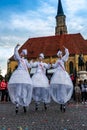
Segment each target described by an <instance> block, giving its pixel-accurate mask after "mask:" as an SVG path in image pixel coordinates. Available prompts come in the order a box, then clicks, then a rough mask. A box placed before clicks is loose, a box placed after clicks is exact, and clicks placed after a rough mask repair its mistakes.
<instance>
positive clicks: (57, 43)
mask: <svg viewBox="0 0 87 130" xmlns="http://www.w3.org/2000/svg"><path fill="white" fill-rule="evenodd" d="M63 46H65V47H66V48H68V49H69V52H70V54H71V55H74V54H80V53H83V54H87V40H84V38H83V37H82V35H81V34H80V33H77V34H63V35H55V36H46V37H37V38H30V39H28V40H27V41H26V42H25V43H24V44H23V46H22V47H21V48H20V49H19V52H21V50H22V49H27V51H28V59H31V58H36V57H38V55H39V54H40V53H44V55H45V57H49V56H56V53H57V51H58V49H59V48H60V49H62V50H64V49H63Z"/></svg>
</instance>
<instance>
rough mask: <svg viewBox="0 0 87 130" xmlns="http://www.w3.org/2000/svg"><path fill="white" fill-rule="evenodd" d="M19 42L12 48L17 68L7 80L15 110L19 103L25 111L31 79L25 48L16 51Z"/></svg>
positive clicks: (30, 94) (29, 93)
mask: <svg viewBox="0 0 87 130" xmlns="http://www.w3.org/2000/svg"><path fill="white" fill-rule="evenodd" d="M18 47H19V44H18V45H17V46H16V47H15V49H14V58H15V60H16V61H17V62H18V67H17V69H16V70H15V71H14V72H13V73H12V75H11V78H10V80H9V82H8V91H9V95H10V99H11V101H12V103H14V104H16V110H15V112H16V113H18V108H19V105H20V106H22V107H23V110H24V113H26V107H27V106H29V104H30V102H31V99H32V90H33V86H32V80H31V78H30V75H29V72H28V68H30V67H31V65H30V64H29V63H28V61H27V59H25V56H26V55H27V50H26V49H23V50H22V52H21V53H20V54H19V53H18Z"/></svg>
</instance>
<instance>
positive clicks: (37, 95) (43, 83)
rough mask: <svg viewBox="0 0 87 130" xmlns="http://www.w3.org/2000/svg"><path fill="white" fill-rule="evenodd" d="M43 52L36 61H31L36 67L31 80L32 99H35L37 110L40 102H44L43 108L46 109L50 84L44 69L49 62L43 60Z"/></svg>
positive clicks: (48, 65) (48, 101) (47, 67)
mask: <svg viewBox="0 0 87 130" xmlns="http://www.w3.org/2000/svg"><path fill="white" fill-rule="evenodd" d="M43 59H44V54H43V53H41V54H40V55H39V59H38V61H37V62H32V66H33V67H36V68H37V69H36V73H35V74H34V75H33V76H32V82H33V87H34V88H33V99H34V101H35V104H36V106H35V110H38V105H39V103H40V102H43V103H44V108H45V110H47V103H50V85H49V80H48V78H47V77H46V74H45V72H46V69H49V68H50V66H51V65H50V64H46V63H44V62H43Z"/></svg>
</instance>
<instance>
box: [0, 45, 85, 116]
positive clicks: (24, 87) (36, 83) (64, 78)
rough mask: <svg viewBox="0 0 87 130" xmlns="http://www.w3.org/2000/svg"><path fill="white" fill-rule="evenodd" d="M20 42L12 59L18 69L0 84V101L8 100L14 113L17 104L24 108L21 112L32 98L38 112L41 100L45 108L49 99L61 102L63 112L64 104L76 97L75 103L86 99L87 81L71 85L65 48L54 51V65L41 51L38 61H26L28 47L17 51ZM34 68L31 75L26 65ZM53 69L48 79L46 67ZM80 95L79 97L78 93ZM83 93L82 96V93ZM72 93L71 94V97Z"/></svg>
mask: <svg viewBox="0 0 87 130" xmlns="http://www.w3.org/2000/svg"><path fill="white" fill-rule="evenodd" d="M19 46H20V45H19V44H17V45H16V47H15V49H14V58H15V60H16V61H17V62H18V67H17V69H16V70H15V71H14V72H13V73H12V75H11V77H10V79H9V81H8V83H7V82H5V80H4V79H3V80H2V81H1V83H0V90H1V101H8V100H9V99H10V100H11V102H12V103H14V104H15V105H16V108H15V112H16V114H17V113H18V112H19V106H22V107H23V110H24V113H26V112H27V107H29V104H30V103H31V101H32V99H33V100H34V101H35V110H36V111H37V110H38V108H39V105H40V103H41V102H42V103H44V108H45V110H47V103H50V102H51V100H53V101H55V102H56V103H58V104H60V110H61V112H65V110H66V103H67V102H68V101H69V100H70V99H71V97H72V95H74V96H75V100H76V102H80V101H81V99H82V102H84V103H85V102H86V100H87V92H85V90H86V91H87V82H86V81H84V83H82V82H81V83H80V84H75V86H74V84H73V82H72V78H71V77H70V75H69V74H68V73H67V72H66V70H65V66H64V63H65V62H66V61H67V60H68V58H69V51H68V49H67V48H65V47H64V50H65V54H64V55H63V53H62V51H61V50H60V49H59V50H58V52H57V56H58V60H57V61H56V62H55V63H54V64H50V63H48V64H47V63H45V62H43V59H44V54H43V53H40V54H39V56H38V60H37V61H35V62H34V60H31V61H30V62H28V60H27V59H26V55H27V50H26V49H23V50H22V52H21V53H20V54H19V52H18V48H19ZM32 67H36V68H37V69H36V72H35V73H34V75H33V76H32V77H31V76H30V74H29V71H28V68H32ZM50 68H56V71H55V72H54V73H53V75H52V77H51V79H50V82H49V80H48V78H47V76H46V69H50ZM79 95H80V96H79ZM81 95H82V96H81ZM74 96H73V97H74Z"/></svg>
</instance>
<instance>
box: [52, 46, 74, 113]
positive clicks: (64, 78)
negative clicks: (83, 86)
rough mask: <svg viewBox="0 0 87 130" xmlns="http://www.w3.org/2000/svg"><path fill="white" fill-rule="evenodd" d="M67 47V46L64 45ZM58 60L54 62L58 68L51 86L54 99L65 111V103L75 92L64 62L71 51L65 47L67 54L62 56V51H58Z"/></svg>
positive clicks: (53, 65)
mask: <svg viewBox="0 0 87 130" xmlns="http://www.w3.org/2000/svg"><path fill="white" fill-rule="evenodd" d="M64 48H65V47H64ZM57 56H58V60H57V61H56V63H55V64H52V67H53V68H56V71H55V72H54V74H53V76H52V77H51V81H50V87H51V96H52V99H53V100H54V101H55V102H57V103H59V104H60V110H61V111H62V112H65V110H66V109H65V104H66V103H67V102H68V101H69V100H70V98H71V96H72V93H73V84H72V81H71V78H70V76H69V74H68V73H67V72H66V70H65V67H64V63H65V62H66V61H67V60H68V57H69V51H68V49H67V48H65V55H64V56H62V51H61V50H59V51H58V53H57Z"/></svg>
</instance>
